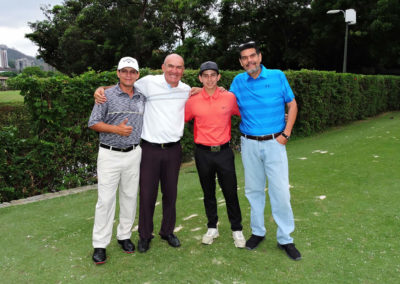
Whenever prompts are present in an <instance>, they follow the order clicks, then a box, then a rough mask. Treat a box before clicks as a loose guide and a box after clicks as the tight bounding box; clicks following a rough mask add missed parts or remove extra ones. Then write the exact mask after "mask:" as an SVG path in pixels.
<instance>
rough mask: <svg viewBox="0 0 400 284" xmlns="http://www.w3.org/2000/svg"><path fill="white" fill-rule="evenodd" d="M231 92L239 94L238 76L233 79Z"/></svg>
mask: <svg viewBox="0 0 400 284" xmlns="http://www.w3.org/2000/svg"><path fill="white" fill-rule="evenodd" d="M229 92H231V93H234V94H235V95H236V94H237V84H236V77H235V78H233V81H232V83H231V87H230V89H229Z"/></svg>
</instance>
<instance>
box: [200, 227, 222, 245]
mask: <svg viewBox="0 0 400 284" xmlns="http://www.w3.org/2000/svg"><path fill="white" fill-rule="evenodd" d="M218 237H219V234H218V229H216V228H208V230H207V233H205V234H204V236H203V240H202V241H201V242H202V243H203V244H205V245H211V244H212V243H213V241H214V239H215V238H218Z"/></svg>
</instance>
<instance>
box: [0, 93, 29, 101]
mask: <svg viewBox="0 0 400 284" xmlns="http://www.w3.org/2000/svg"><path fill="white" fill-rule="evenodd" d="M19 93H20V91H0V104H19V103H23V102H24V97H23V96H21V95H20V94H19Z"/></svg>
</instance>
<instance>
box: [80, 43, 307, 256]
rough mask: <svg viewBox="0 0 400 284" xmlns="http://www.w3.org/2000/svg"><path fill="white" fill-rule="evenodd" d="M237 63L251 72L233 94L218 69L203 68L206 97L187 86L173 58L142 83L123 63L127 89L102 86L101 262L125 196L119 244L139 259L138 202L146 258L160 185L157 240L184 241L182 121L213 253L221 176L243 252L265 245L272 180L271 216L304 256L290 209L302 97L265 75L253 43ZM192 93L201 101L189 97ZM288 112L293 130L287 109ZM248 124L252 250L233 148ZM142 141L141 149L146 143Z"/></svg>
mask: <svg viewBox="0 0 400 284" xmlns="http://www.w3.org/2000/svg"><path fill="white" fill-rule="evenodd" d="M239 53H240V57H239V61H240V64H241V65H242V67H243V68H244V69H245V71H246V72H245V73H242V74H239V75H238V76H236V77H235V79H234V80H233V82H232V84H231V88H230V92H228V91H225V90H223V89H221V88H219V87H218V86H217V82H218V80H219V79H220V76H221V75H220V74H219V69H218V66H217V64H216V63H215V62H212V61H207V62H205V63H203V64H202V65H201V66H200V73H199V80H200V82H201V83H202V84H203V88H202V89H200V90H199V89H196V88H192V91H191V89H190V87H189V86H188V85H186V84H184V83H182V82H181V81H180V80H181V78H182V75H183V71H184V61H183V58H182V57H181V56H179V55H177V54H170V55H168V56H167V57H166V58H165V60H164V63H163V65H162V70H163V74H162V75H149V76H145V77H144V78H142V79H139V80H138V78H139V66H138V63H137V61H136V60H135V59H134V58H131V57H124V58H122V59H121V60H120V62H119V64H118V68H117V75H118V78H119V83H118V84H117V85H115V86H113V87H110V88H106V90H105V91H104V89H105V88H103V87H100V88H98V89H97V90H96V92H95V98H96V102H98V104H95V106H94V107H93V111H92V114H91V117H90V119H89V124H88V125H89V127H90V128H91V129H93V130H96V131H98V132H100V148H99V155H98V162H97V163H98V164H97V168H98V170H97V171H98V201H97V204H96V212H95V221H94V228H93V247H94V253H93V261H94V262H95V263H97V264H100V263H104V262H105V261H106V247H107V245H108V244H109V243H110V241H111V235H112V226H113V219H114V214H115V199H116V198H115V196H116V191H117V188H118V187H119V200H120V216H119V219H120V222H119V225H118V228H117V240H118V243H119V244H120V245H121V247H122V249H123V251H125V252H127V253H132V252H134V250H135V246H134V244H133V243H132V242H131V240H130V237H131V228H132V225H133V222H134V219H135V212H136V196H137V191H138V186H139V185H140V193H139V197H140V199H139V241H138V250H139V251H140V252H146V251H147V250H148V249H149V248H150V242H151V240H152V238H153V237H154V236H153V228H154V225H153V215H154V209H155V204H156V199H157V194H158V186H159V184H161V192H162V211H163V216H162V223H161V228H160V231H159V235H160V236H161V238H162V239H163V240H166V241H167V242H168V244H169V245H171V246H172V247H179V246H180V241H179V239H178V238H177V236H176V235H175V234H174V228H175V222H176V207H175V204H176V198H177V183H178V174H179V168H180V163H181V156H182V149H181V145H180V139H181V137H182V135H183V129H184V122H185V121H190V120H192V119H194V141H195V144H196V147H195V161H196V167H197V171H198V174H199V179H200V183H201V186H202V189H203V193H204V206H205V211H206V215H207V219H208V223H207V227H208V230H207V232H206V234H205V235H204V236H203V239H202V243H204V244H211V243H212V242H213V240H214V239H215V238H217V237H218V236H219V233H218V227H217V224H218V215H217V202H216V198H215V187H216V181H215V177H216V176H217V178H218V183H219V184H220V186H221V189H222V193H223V195H224V197H225V200H226V206H227V212H228V218H229V221H230V224H231V229H232V237H233V239H234V244H235V246H236V247H239V248H243V247H246V248H248V249H255V248H256V247H257V246H258V244H259V243H260V242H261V241H262V240H263V239H264V237H265V234H266V230H265V227H264V207H265V185H266V178H267V177H268V193H269V196H270V202H271V208H272V215H273V217H274V220H275V222H276V224H277V226H278V230H277V240H278V247H279V248H281V249H283V250H285V251H286V253H287V254H288V256H289V257H290V258H292V259H294V260H299V259H300V258H301V255H300V253H299V251H298V250H297V249H296V247H295V245H294V244H293V239H292V238H291V236H290V234H291V233H292V232H293V230H294V217H293V213H292V209H291V205H290V192H289V179H288V161H287V155H286V148H285V144H286V143H287V141H288V139H289V138H290V134H291V131H292V128H293V125H294V122H295V120H296V115H297V105H296V101H295V99H294V94H293V92H292V90H291V88H290V86H289V84H288V82H287V79H286V77H285V75H284V74H283V72H282V71H280V70H270V69H266V68H265V67H264V66H263V65H262V64H261V61H262V55H261V52H260V50H259V49H258V47H257V45H256V44H255V42H253V41H252V42H247V43H245V44H242V45H240V46H239ZM189 93H198V94H196V95H192V96H190V97H189ZM286 106H287V108H288V116H287V121H285V107H286ZM232 115H239V116H241V124H240V131H241V133H242V137H241V152H242V153H241V154H242V161H243V165H244V171H245V195H246V197H247V199H248V200H249V203H250V206H251V224H250V225H251V229H252V235H251V237H250V238H249V239H248V240H247V241H246V240H245V238H244V236H243V233H242V224H241V221H242V217H241V211H240V206H239V201H238V196H237V181H236V173H235V166H234V154H233V152H232V150H231V148H230V147H229V141H230V139H231V116H232ZM140 142H141V143H140Z"/></svg>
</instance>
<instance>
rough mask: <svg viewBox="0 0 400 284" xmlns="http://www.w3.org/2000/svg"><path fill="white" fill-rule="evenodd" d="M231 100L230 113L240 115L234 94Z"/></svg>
mask: <svg viewBox="0 0 400 284" xmlns="http://www.w3.org/2000/svg"><path fill="white" fill-rule="evenodd" d="M232 100H233V108H232V115H237V116H241V115H240V111H239V106H238V104H237V101H236V97H235V95H233V99H232Z"/></svg>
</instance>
